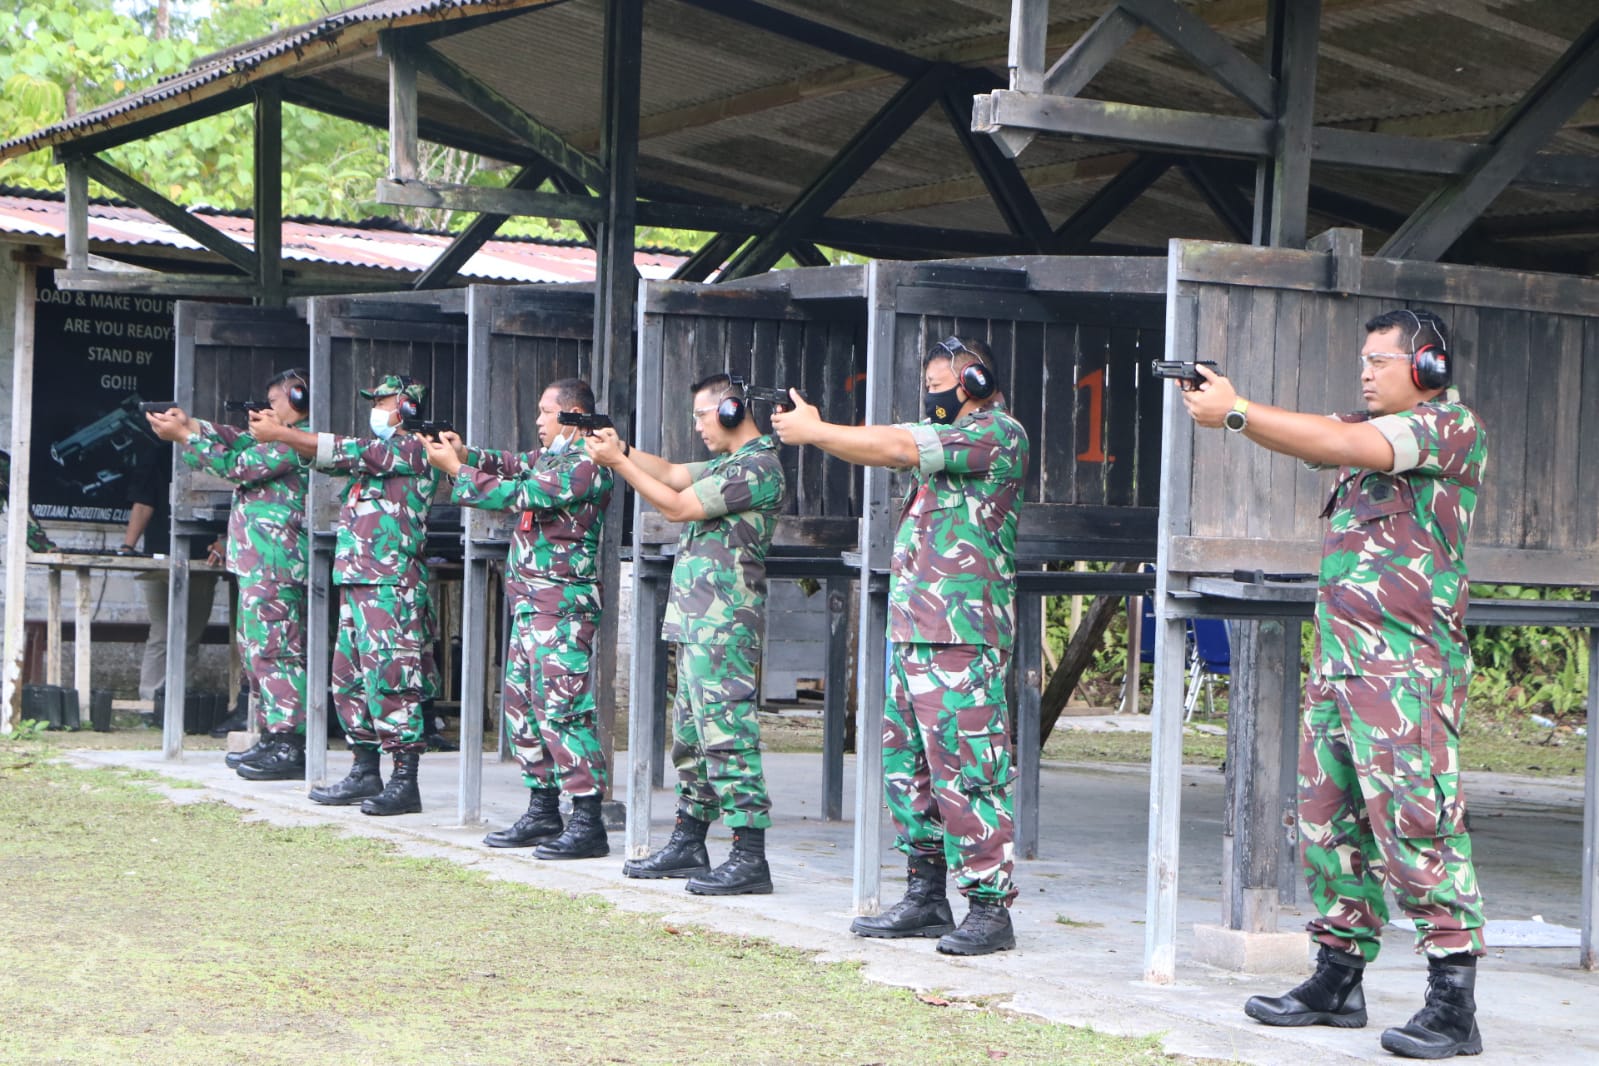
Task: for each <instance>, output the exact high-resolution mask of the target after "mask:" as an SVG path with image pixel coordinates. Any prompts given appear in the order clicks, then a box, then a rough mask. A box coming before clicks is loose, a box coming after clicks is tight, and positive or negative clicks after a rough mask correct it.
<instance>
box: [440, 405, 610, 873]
mask: <svg viewBox="0 0 1599 1066" xmlns="http://www.w3.org/2000/svg"><path fill="white" fill-rule="evenodd" d="M567 411H572V412H578V413H587V414H592V413H593V411H594V390H593V389H592V388H590V387H589V384H588V382H586V381H583V380H581V379H579V378H564V379H562V380H560V381H557V382H555V383H553V384H551V385H550V386H549V387H548V388H546V389H545V390H544V393H543V395H541V396H540V397H539V414H538V420H537V422H536V425H537V428H538V435H539V444H540V448H539V449H538V450H537V451H533V452H525V453H516V452H495V451H487V450H484V449H481V448H465V447H462V445H461V440H460V438H459V437H457V436H456V435H455V434H453V433H446V434H444V435H443V439H442V440H439V441H429V442H428V459H429V460H430V461H431V462H432V463H433V465H434V466H436V467H438V468H439V469H440V470H442V471H443V472H444V473H445V475H446V476H448V477H449V478H451V483H452V486H453V487H452V490H451V493H450V497H451V499H453V500H455V501H456V502H457V503H462V504H465V505H466V506H468V507H481V508H483V509H485V510H492V511H518V512H520V514H519V516H518V520H517V523H516V532H515V533H514V534H513V535H512V538H511V553H510V558H509V559H508V560H507V561H506V564H505V594H506V599H507V600H508V601H509V603H510V608H511V626H512V631H511V642H510V651H509V653H508V654H507V656H506V660H505V685H504V689H503V693H504V700H505V717H506V721H507V724H508V726H509V730H510V737H511V751H512V753H513V754H514V755H515V756H516V760H517V762H518V763H520V764H521V766H522V780H523V782H524V783H525V784H526V785H527V787H528V790H529V793H530V798H529V802H528V809H527V812H526V813H525V814H523V815H522V816H521V817H520V818H518V819H517V820H516V822H515V824H513V825H511V826H510V827H508V828H506V829H502V830H499V831H498V832H494V833H490V834H489V835H488V836H486V837H484V838H483V842H484V843H485V844H487V845H488V846H489V847H491V848H527V847H534V846H537V850H535V851H534V853H533V854H534V855H536V856H537V857H538V858H541V859H587V858H598V857H600V856H604V855H609V854H610V851H611V848H610V844H609V842H608V840H607V838H606V834H605V819H604V818H603V816H602V815H601V811H600V805H601V802H602V800H603V799H604V797H605V790H606V787H607V785H608V784H609V783H610V769H609V767H608V766H607V765H606V762H605V750H604V748H603V747H601V745H600V737H599V730H598V724H597V722H596V720H595V707H594V693H593V690H592V687H591V677H590V662H591V659H592V656H593V650H594V637H595V633H596V632H597V630H598V627H599V617H600V609H601V603H602V597H601V590H600V559H599V555H600V534H601V531H602V529H603V527H604V523H605V509H606V507H608V506H609V505H610V501H611V486H612V483H613V481H614V480H615V479H614V478H613V477H612V476H611V472H610V471H609V470H607V469H606V468H604V467H602V466H600V465H598V464H597V463H595V462H594V460H592V459H590V458H589V456H588V453H587V452H586V451H585V450H584V449H583V446H582V444H581V443H580V442H579V440H578V433H577V431H576V430H568V429H567V427H565V426H562V425H561V424H560V415H561V414H562V413H563V412H567ZM563 792H564V793H566V794H567V795H568V796H570V797H572V820H571V821H570V822H569V823H568V824H567V825H566V826H565V827H564V829H563V827H562V825H561V813H560V797H561V793H563Z"/></svg>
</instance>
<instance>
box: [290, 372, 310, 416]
mask: <svg viewBox="0 0 1599 1066" xmlns="http://www.w3.org/2000/svg"><path fill="white" fill-rule="evenodd" d="M283 398H284V399H285V400H288V401H289V406H290V407H292V408H294V409H295V410H296V411H298V412H300V413H301V414H302V415H303V414H305V413H306V412H307V411H309V410H311V386H310V385H308V384H306V380H305V371H303V370H291V371H289V380H288V381H286V382H284V384H283Z"/></svg>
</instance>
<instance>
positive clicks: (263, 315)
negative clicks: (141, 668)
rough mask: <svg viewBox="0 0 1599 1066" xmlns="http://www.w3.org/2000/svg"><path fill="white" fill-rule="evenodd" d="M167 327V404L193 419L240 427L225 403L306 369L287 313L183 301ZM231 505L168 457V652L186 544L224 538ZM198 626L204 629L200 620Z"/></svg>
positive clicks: (171, 706) (255, 395)
mask: <svg viewBox="0 0 1599 1066" xmlns="http://www.w3.org/2000/svg"><path fill="white" fill-rule="evenodd" d="M174 328H175V331H176V335H177V344H176V353H175V354H176V360H175V364H174V369H173V387H174V392H173V398H174V399H175V400H177V402H178V406H180V407H182V408H183V409H184V410H185V411H187V412H189V414H191V415H193V416H194V417H196V418H203V419H206V420H207V421H211V422H218V423H230V422H231V423H232V424H233V425H244V424H246V421H245V419H246V416H245V415H243V414H229V413H228V412H226V411H224V410H223V404H224V403H225V402H226V401H228V400H247V399H255V400H260V399H264V398H265V397H266V388H265V386H266V383H267V381H269V380H270V379H271V378H272V377H273V376H274V375H276V374H278V373H280V372H282V371H284V370H289V369H292V368H294V367H304V366H305V365H306V347H307V338H308V336H309V334H308V332H307V329H306V324H305V321H304V319H302V318H301V317H300V316H299V315H298V314H296V313H295V312H294V311H290V310H286V309H282V308H276V309H274V308H261V307H245V306H240V305H238V304H218V303H199V302H195V301H189V300H183V301H179V303H178V304H177V308H176V311H175V312H174ZM175 452H176V449H174V453H175ZM232 502H233V486H232V485H230V484H229V483H227V482H225V481H223V480H221V479H220V478H217V477H214V476H212V475H210V474H206V473H201V472H200V471H197V470H194V469H191V468H190V467H189V466H188V464H186V463H184V462H182V461H181V460H180V459H178V457H177V455H176V454H174V455H173V466H172V543H171V545H170V546H169V547H168V548H167V549H165V550H166V551H167V560H168V567H169V573H170V580H169V585H168V599H167V647H169V648H179V649H181V648H183V647H185V646H186V643H187V637H188V632H189V626H190V624H191V619H190V618H189V594H188V583H189V552H188V544H189V539H190V538H191V537H195V536H217V535H219V534H223V533H225V532H226V531H227V524H228V511H229V509H230V507H231V506H232ZM198 624H200V625H204V624H205V619H203V618H202V619H200V620H199V622H198ZM185 665H186V664H185V662H184V656H183V655H182V654H181V652H180V653H179V654H174V655H169V656H167V675H166V693H167V695H166V705H165V712H164V715H165V716H164V719H163V725H162V739H161V746H162V750H163V751H164V752H165V754H166V755H167V757H168V758H172V757H175V756H177V755H178V753H179V752H180V751H182V749H183V711H184V706H183V705H184V689H185V687H186V684H185V680H184V670H185Z"/></svg>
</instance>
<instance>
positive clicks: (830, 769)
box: [822, 577, 850, 822]
mask: <svg viewBox="0 0 1599 1066" xmlns="http://www.w3.org/2000/svg"><path fill="white" fill-rule="evenodd" d="M849 584H850V583H849V579H848V578H842V577H830V578H828V579H827V582H826V586H825V587H826V589H827V682H826V688H825V689H824V690H823V692H822V818H823V819H825V820H826V821H829V822H837V821H840V820H842V819H843V817H844V733H845V728H844V727H845V722H844V716H845V715H846V714H848V713H849V693H848V692H846V691H845V689H844V679H845V678H847V677H848V676H849V615H850V611H849Z"/></svg>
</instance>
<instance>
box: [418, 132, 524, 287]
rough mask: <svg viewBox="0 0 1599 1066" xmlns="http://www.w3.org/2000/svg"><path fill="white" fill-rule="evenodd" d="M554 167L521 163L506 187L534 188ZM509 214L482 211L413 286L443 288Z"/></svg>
mask: <svg viewBox="0 0 1599 1066" xmlns="http://www.w3.org/2000/svg"><path fill="white" fill-rule="evenodd" d="M553 169H554V168H553V167H552V166H551V165H550V164H548V163H536V164H533V165H530V166H526V167H523V168H522V169H521V170H520V171H519V172H517V175H516V176H515V177H514V178H512V179H511V180H510V181H509V182H508V183H507V184H506V186H505V187H506V188H507V189H528V190H531V189H537V188H538V187H539V186H540V185H542V184H544V179H545V178H547V177H549V176H550V171H551V170H553ZM510 217H511V216H510V215H504V214H494V213H491V212H482V213H480V214H479V215H478V216H477V217H476V218H474V219H473V220H472V221H471V222H469V223H468V224H467V227H466V229H464V230H462V231H461V232H460V233H457V234H456V235H455V239H454V240H452V241H451V242H450V244H449V246H448V247H447V248H445V249H444V251H442V252H440V253H439V255H438V258H436V259H434V260H433V262H432V263H430V264H428V268H427V269H426V270H424V271H423V272H422V275H421V277H419V278H417V279H416V281H414V282H412V283H411V288H413V289H442V288H444V286H446V285H448V284H449V283H450V282H451V281H453V280H454V279H455V276H456V275H457V274H458V273H460V270H461V268H462V267H463V266H465V265H466V263H467V260H469V259H471V258H472V257H473V256H474V255H476V254H477V252H478V249H479V248H482V247H483V245H484V244H485V243H486V242H487V241H488V240H489V238H491V237H493V236H494V235H495V234H496V233H498V232H499V229H500V227H501V226H503V225H505V222H506V220H507V219H509V218H510Z"/></svg>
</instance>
